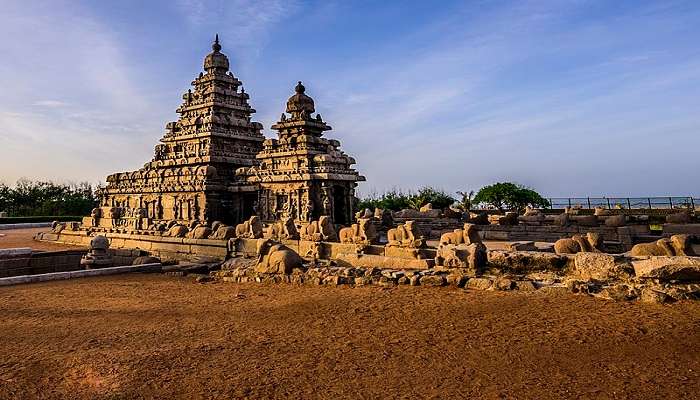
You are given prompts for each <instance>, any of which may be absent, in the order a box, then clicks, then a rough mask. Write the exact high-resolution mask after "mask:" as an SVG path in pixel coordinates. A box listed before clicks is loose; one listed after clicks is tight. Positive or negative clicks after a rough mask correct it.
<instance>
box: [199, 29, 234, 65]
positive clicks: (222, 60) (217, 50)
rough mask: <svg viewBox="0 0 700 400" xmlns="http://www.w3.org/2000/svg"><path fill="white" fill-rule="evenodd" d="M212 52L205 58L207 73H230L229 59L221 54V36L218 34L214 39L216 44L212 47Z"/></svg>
mask: <svg viewBox="0 0 700 400" xmlns="http://www.w3.org/2000/svg"><path fill="white" fill-rule="evenodd" d="M211 49H212V52H211V53H209V54H207V56H206V57H205V58H204V70H206V71H207V73H213V72H217V73H221V74H225V73H226V72H228V67H229V63H228V57H226V55H225V54H224V53H221V44H220V43H219V34H218V33H217V34H216V37H215V38H214V43H213V44H212V45H211Z"/></svg>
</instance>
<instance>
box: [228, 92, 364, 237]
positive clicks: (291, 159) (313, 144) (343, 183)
mask: <svg viewBox="0 0 700 400" xmlns="http://www.w3.org/2000/svg"><path fill="white" fill-rule="evenodd" d="M286 112H287V113H288V114H290V115H289V116H288V115H287V114H285V113H283V114H282V117H281V118H280V120H279V121H278V122H277V123H276V124H274V125H272V129H274V130H276V131H277V132H278V139H267V140H265V142H264V143H263V149H262V151H261V152H260V153H258V155H257V159H258V161H259V165H257V166H254V167H250V168H241V169H239V170H238V171H237V174H238V175H240V176H241V177H243V178H244V179H245V180H246V181H247V182H248V184H252V186H253V187H252V188H251V189H254V190H255V191H256V192H257V204H256V211H257V214H258V215H259V216H260V217H261V218H262V219H263V220H264V221H274V220H279V219H282V218H287V217H291V218H294V219H295V220H297V221H300V222H301V221H311V220H314V219H318V217H319V216H321V215H329V216H331V218H332V219H333V222H334V223H336V224H348V223H350V222H351V221H352V219H353V202H354V198H355V187H356V186H357V182H360V181H364V180H365V177H364V176H361V175H360V174H359V173H358V172H357V171H355V170H354V169H352V167H351V166H352V165H353V164H355V160H354V159H353V158H352V157H350V156H348V155H346V154H345V153H343V152H342V151H341V150H340V149H339V147H340V142H339V141H337V140H334V139H326V138H324V137H323V133H324V132H325V131H328V130H331V127H330V126H329V125H327V124H326V123H325V122H324V121H323V120H322V119H321V115H320V114H316V116H312V114H313V113H314V112H315V108H314V101H313V99H312V98H311V97H309V96H308V95H306V93H305V88H304V85H302V84H301V82H299V83H298V84H297V86H296V88H295V94H294V95H293V96H292V97H290V98H289V100H288V101H287V108H286Z"/></svg>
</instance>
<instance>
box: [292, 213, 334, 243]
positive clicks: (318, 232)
mask: <svg viewBox="0 0 700 400" xmlns="http://www.w3.org/2000/svg"><path fill="white" fill-rule="evenodd" d="M301 239H302V240H309V241H312V242H333V241H336V240H338V235H337V234H336V232H335V228H333V223H332V222H331V219H330V217H329V216H327V215H322V216H321V217H320V218H319V219H318V221H311V222H310V223H309V224H308V225H306V226H305V227H303V228H302V229H301Z"/></svg>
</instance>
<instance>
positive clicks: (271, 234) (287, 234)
mask: <svg viewBox="0 0 700 400" xmlns="http://www.w3.org/2000/svg"><path fill="white" fill-rule="evenodd" d="M265 237H266V238H269V239H274V240H298V239H299V232H298V231H297V226H296V225H295V224H294V219H293V218H284V219H283V220H281V221H277V222H275V223H274V224H272V225H270V226H269V227H268V229H267V232H266V233H265Z"/></svg>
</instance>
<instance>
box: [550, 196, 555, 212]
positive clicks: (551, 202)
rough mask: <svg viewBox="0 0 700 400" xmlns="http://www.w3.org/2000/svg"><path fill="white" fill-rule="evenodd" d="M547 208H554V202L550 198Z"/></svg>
mask: <svg viewBox="0 0 700 400" xmlns="http://www.w3.org/2000/svg"><path fill="white" fill-rule="evenodd" d="M549 209H550V210H554V202H553V201H552V198H551V197H550V198H549Z"/></svg>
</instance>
